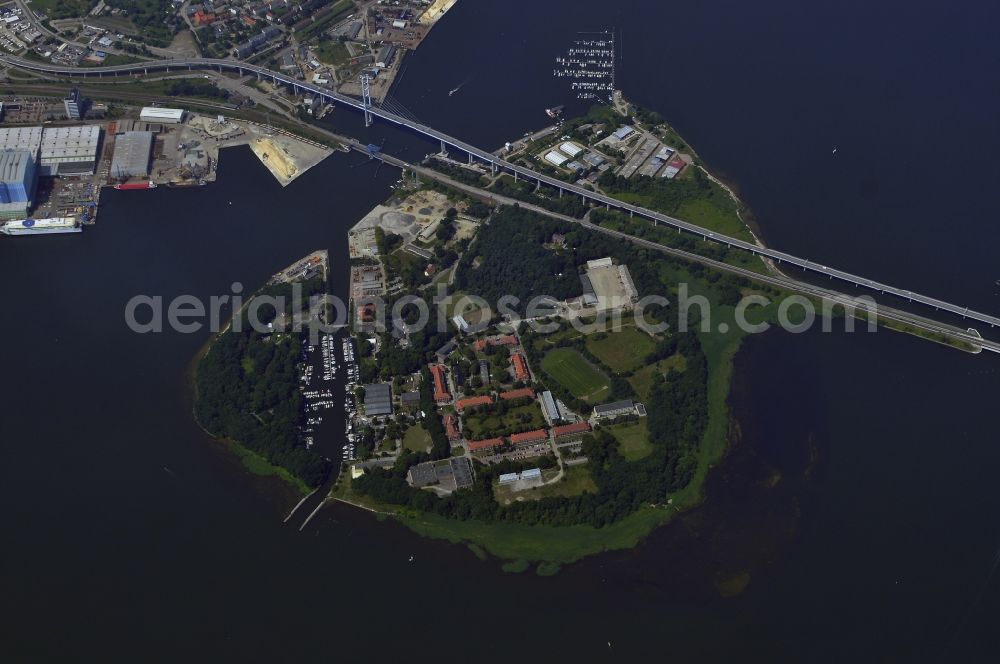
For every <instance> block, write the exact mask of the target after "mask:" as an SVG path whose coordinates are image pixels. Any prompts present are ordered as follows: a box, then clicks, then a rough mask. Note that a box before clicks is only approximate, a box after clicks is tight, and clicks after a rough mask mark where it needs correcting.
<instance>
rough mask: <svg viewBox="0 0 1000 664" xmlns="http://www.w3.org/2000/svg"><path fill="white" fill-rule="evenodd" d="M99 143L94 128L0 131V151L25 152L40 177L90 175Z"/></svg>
mask: <svg viewBox="0 0 1000 664" xmlns="http://www.w3.org/2000/svg"><path fill="white" fill-rule="evenodd" d="M100 142H101V128H100V127H99V126H97V125H84V126H80V127H45V128H44V129H43V128H42V127H10V128H6V129H0V150H27V151H28V152H30V153H31V155H32V157H33V158H34V160H35V162H36V163H37V164H38V169H37V171H38V175H41V176H54V175H84V174H88V173H89V174H92V173H93V172H94V169H95V168H96V167H97V149H98V147H99V146H100Z"/></svg>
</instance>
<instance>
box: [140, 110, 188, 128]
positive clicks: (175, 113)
mask: <svg viewBox="0 0 1000 664" xmlns="http://www.w3.org/2000/svg"><path fill="white" fill-rule="evenodd" d="M139 119H140V120H142V121H143V122H159V123H162V124H180V123H181V122H183V121H184V109H183V108H162V107H160V106H144V107H143V109H142V111H140V112H139Z"/></svg>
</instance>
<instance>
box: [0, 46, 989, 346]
mask: <svg viewBox="0 0 1000 664" xmlns="http://www.w3.org/2000/svg"><path fill="white" fill-rule="evenodd" d="M0 62H3V63H5V64H7V65H9V66H11V67H16V68H18V69H23V70H25V71H32V72H38V73H41V74H47V75H57V76H70V77H77V78H104V77H108V76H123V75H124V76H132V75H148V74H151V73H156V72H163V71H181V70H188V71H194V70H214V71H219V72H226V71H230V72H235V73H238V74H239V75H241V76H246V75H256V76H257V77H258V78H259V79H267V80H270V81H271V82H273V83H274V84H276V85H278V84H281V85H287V86H289V87H290V88H291V89H293V90H294V91H296V92H303V93H309V94H312V95H318V96H320V97H323V98H325V99H327V100H328V101H331V102H334V103H339V104H343V105H345V106H349V107H352V108H355V109H357V110H359V111H361V112H362V113H364V114H365V116H366V119H368V118H369V117H378V118H381V119H383V120H386V121H387V122H391V123H393V124H396V125H399V126H401V127H406V128H407V129H410V130H412V131H415V132H417V133H420V134H422V135H424V136H427V137H429V138H432V139H434V140H436V141H438V142H440V144H441V147H442V151H444V149H446V148H447V147H453V148H456V149H458V150H460V151H462V152H465V153H467V154H468V155H469V161H470V162H471V161H472V160H474V159H478V160H480V161H482V162H485V163H488V164H490V165H491V167H492V168H493V169H494V171H496V170H501V171H506V172H510V173H512V174H514V177H515V178H518V177H523V178H526V179H528V180H532V181H535V182H537V183H539V184H545V185H547V186H549V187H552V188H553V189H556V190H558V191H559V192H560V194H563V193H569V194H573V195H577V196H580V198H581V199H583V200H584V201H591V202H592V203H595V204H598V205H603V206H605V208H607V209H615V210H619V211H622V212H627V213H629V214H630V215H631V216H633V217H635V216H638V217H640V218H643V219H648V220H650V221H652V222H653V223H654V224H666V225H668V226H671V227H674V228H677V229H678V230H682V231H687V232H689V233H693V234H695V235H700V236H702V237H703V238H704V239H706V240H712V241H714V242H718V243H721V244H725V245H727V246H730V247H735V248H737V249H742V250H744V251H748V252H750V253H752V254H756V255H758V256H763V257H765V258H768V259H770V260H773V261H775V262H776V263H778V264H786V265H791V266H794V267H798V268H801V269H802V270H805V271H809V272H812V273H815V274H819V275H824V276H826V277H828V278H830V279H837V280H839V281H843V282H846V283H849V284H853V285H855V286H859V287H862V288H867V289H871V290H873V291H877V292H879V293H882V294H888V295H892V296H895V297H898V298H902V299H904V300H907V301H909V302H916V303H918V304H922V305H925V306H928V307H933V308H934V309H937V310H939V311H946V312H948V313H950V314H954V315H957V316H961V317H962V318H966V319H969V320H974V321H977V322H980V323H985V324H987V325H989V326H990V327H996V326H998V325H1000V318H998V317H996V316H993V315H990V314H986V313H982V312H979V311H975V310H973V309H971V308H970V307H964V306H961V305H957V304H952V303H950V302H945V301H944V300H940V299H937V298H933V297H930V296H927V295H923V294H920V293H915V292H913V291H911V290H907V289H904V288H897V287H895V286H890V285H888V284H884V283H881V282H878V281H875V280H873V279H868V278H867V277H862V276H860V275H856V274H851V273H850V272H845V271H843V270H838V269H836V268H833V267H829V266H827V265H822V264H820V263H817V262H814V261H811V260H808V259H805V258H799V257H798V256H793V255H791V254H788V253H785V252H783V251H778V250H776V249H771V248H769V247H763V246H760V245H758V244H755V243H753V242H747V241H745V240H741V239H739V238H734V237H731V236H728V235H724V234H722V233H717V232H715V231H711V230H709V229H707V228H703V227H701V226H698V225H696V224H692V223H689V222H686V221H684V220H682V219H677V218H675V217H671V216H669V215H665V214H662V213H660V212H656V211H654V210H650V209H647V208H644V207H641V206H638V205H632V204H630V203H626V202H623V201H620V200H618V199H616V198H612V197H610V196H605V195H604V194H601V193H598V192H594V191H590V190H587V189H584V188H583V187H578V186H576V185H574V184H570V183H567V182H563V181H562V180H559V179H557V178H553V177H551V176H548V175H545V174H543V173H538V172H536V171H534V170H532V169H530V168H527V167H525V166H521V165H519V164H514V163H511V162H508V161H505V160H504V159H501V158H500V157H498V156H497V155H494V154H492V153H490V152H487V151H485V150H482V149H480V148H477V147H476V146H474V145H470V144H469V143H466V142H464V141H461V140H459V139H457V138H454V137H453V136H449V135H448V134H445V133H444V132H441V131H438V130H436V129H434V128H433V127H429V126H427V125H423V124H420V123H419V122H416V121H414V120H411V119H408V118H404V117H401V116H399V115H396V114H395V113H392V112H390V111H387V110H385V109H383V108H379V107H377V106H372V105H369V104H366V103H365V102H364V101H363V100H361V99H356V98H354V97H348V96H347V95H343V94H341V93H339V92H336V91H334V90H329V89H327V88H324V87H321V86H318V85H314V84H312V83H306V82H304V81H299V80H296V79H295V78H293V77H291V76H288V75H286V74H283V73H281V72H276V71H272V70H270V69H267V68H265V67H260V66H258V65H252V64H248V63H245V62H238V61H235V60H220V59H214V58H178V59H172V60H154V61H147V62H136V63H131V64H124V65H113V66H108V67H87V68H77V67H65V66H60V65H54V64H51V63H46V62H34V61H31V60H24V59H22V58H17V57H14V56H11V55H4V54H0Z"/></svg>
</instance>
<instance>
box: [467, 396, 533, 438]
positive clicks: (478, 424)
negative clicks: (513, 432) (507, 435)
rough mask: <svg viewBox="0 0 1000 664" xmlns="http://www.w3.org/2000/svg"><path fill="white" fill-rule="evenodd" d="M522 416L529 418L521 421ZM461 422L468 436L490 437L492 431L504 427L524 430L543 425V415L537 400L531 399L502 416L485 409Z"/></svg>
mask: <svg viewBox="0 0 1000 664" xmlns="http://www.w3.org/2000/svg"><path fill="white" fill-rule="evenodd" d="M522 416H524V417H525V419H527V418H530V420H529V421H527V422H522V421H521V418H522ZM462 422H463V424H464V425H465V428H466V430H467V431H468V435H469V437H470V438H490V437H492V436H493V435H494V432H498V431H501V430H504V429H513V428H518V429H524V430H525V431H528V430H530V429H540V428H542V427H543V426H545V417H544V416H543V415H542V409H541V407H540V406H539V405H538V402H537V401H532V402H531V403H529V404H525V405H524V406H518V407H517V408H511V409H510V410H508V411H507V413H506V414H505V415H504V416H503V417H500V415H499V414H497V413H496V411H487V412H483V413H478V414H475V415H470V416H468V417H465V418H463V420H462Z"/></svg>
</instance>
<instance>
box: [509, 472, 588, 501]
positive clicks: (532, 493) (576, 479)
mask: <svg viewBox="0 0 1000 664" xmlns="http://www.w3.org/2000/svg"><path fill="white" fill-rule="evenodd" d="M558 474H559V470H558V469H557V468H550V469H549V470H546V471H544V473H543V477H544V478H545V481H546V482H548V481H549V480H551V479H552V478H554V477H555V476H556V475H558ZM586 491H589V492H591V493H597V485H596V484H594V479H593V478H592V477H591V476H590V471H589V470H588V469H587V466H586V465H580V466H571V467H567V468H566V471H565V473H564V474H563V477H562V479H561V480H559V481H558V482H556V483H555V484H548V485H545V486H540V487H536V488H534V489H525V490H524V491H511V489H510V487H509V486H498V487H497V488H496V497H497V500H498V501H499V502H500V504H502V505H509V504H510V503H511V502H513V501H515V500H541V499H542V498H549V497H552V496H579V495H580V494H581V493H584V492H586Z"/></svg>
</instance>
